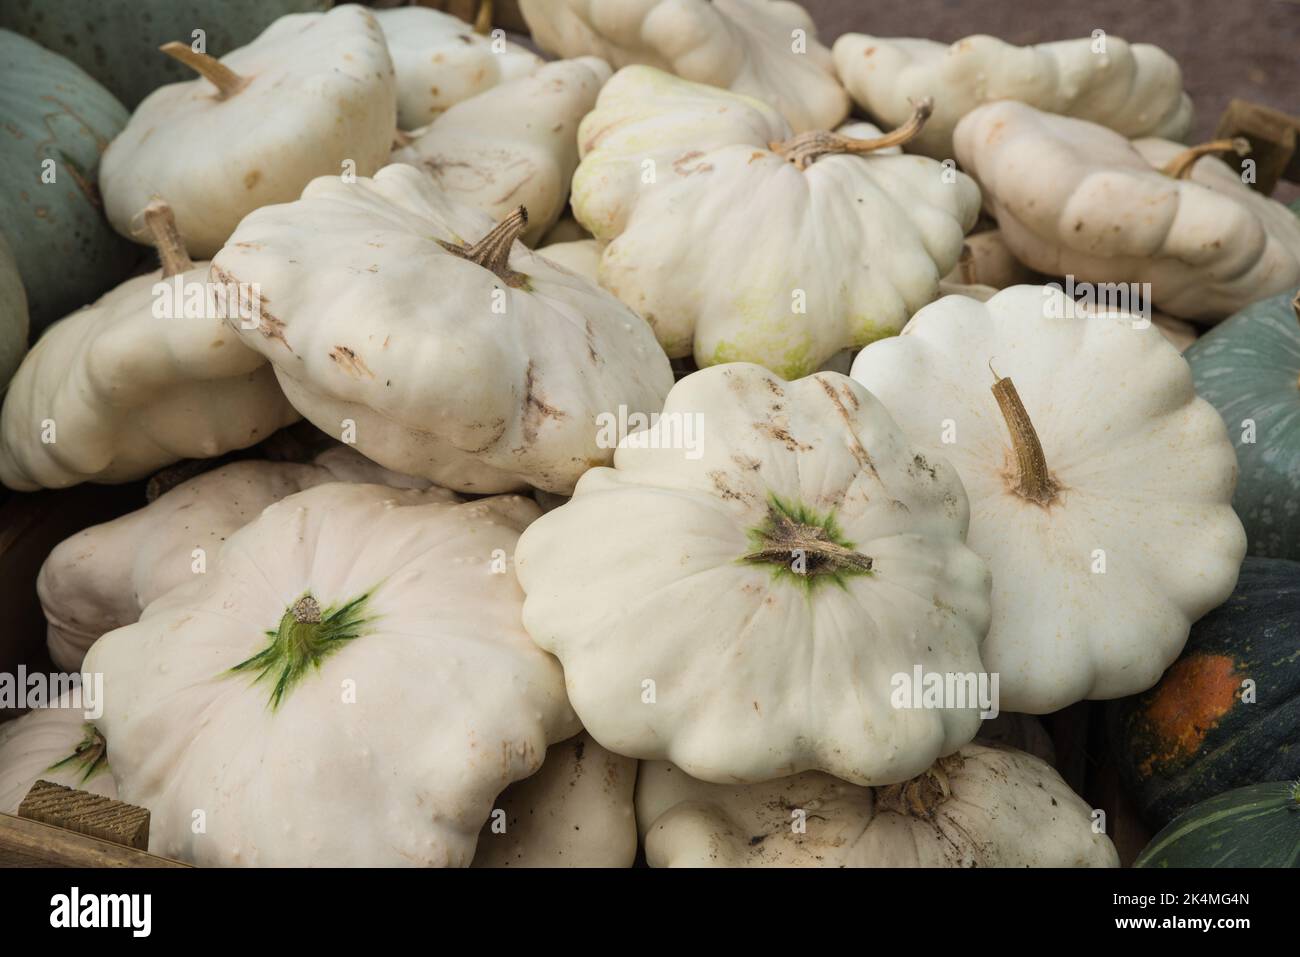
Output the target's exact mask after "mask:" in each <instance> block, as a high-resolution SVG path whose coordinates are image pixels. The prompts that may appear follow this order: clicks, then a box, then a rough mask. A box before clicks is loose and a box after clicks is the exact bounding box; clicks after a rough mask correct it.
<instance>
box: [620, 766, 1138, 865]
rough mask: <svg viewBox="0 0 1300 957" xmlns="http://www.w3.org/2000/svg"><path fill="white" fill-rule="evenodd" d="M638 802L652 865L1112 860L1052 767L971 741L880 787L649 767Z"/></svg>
mask: <svg viewBox="0 0 1300 957" xmlns="http://www.w3.org/2000/svg"><path fill="white" fill-rule="evenodd" d="M636 810H637V822H638V824H639V826H640V829H641V832H642V835H643V837H644V839H645V851H646V861H647V862H648V863H649V864H650V866H651V867H1118V866H1119V855H1118V854H1117V853H1116V852H1115V846H1114V845H1113V844H1112V843H1111V842H1110V839H1109V838H1108V837H1106V835H1105V834H1104V833H1103V834H1097V833H1094V831H1093V828H1092V808H1090V807H1089V806H1088V805H1087V804H1086V803H1084V801H1083V800H1082V799H1081V798H1079V797H1078V795H1076V794H1075V793H1074V792H1073V791H1071V790H1070V788H1069V786H1068V785H1067V784H1066V783H1065V782H1064V781H1062V780H1061V777H1060V775H1058V774H1057V773H1056V772H1055V771H1054V770H1052V768H1051V767H1049V766H1048V765H1047V764H1044V763H1043V762H1042V761H1040V760H1039V759H1038V758H1035V757H1033V756H1032V755H1028V754H1024V753H1022V752H1020V751H1016V750H1013V749H1011V748H1001V747H989V746H987V745H983V744H978V743H976V744H968V745H966V746H965V747H963V748H962V749H961V750H960V751H958V752H957V753H955V754H953V755H950V756H949V757H946V758H940V759H939V760H938V762H937V763H936V764H935V765H934V766H933V767H932V768H930V769H929V770H927V771H926V772H925V773H923V774H921V775H920V776H919V777H916V778H914V779H912V780H910V781H908V782H906V783H904V784H895V785H891V786H889V787H883V788H864V787H856V786H854V785H852V784H848V783H846V782H844V781H840V780H837V779H835V778H833V777H831V776H830V775H828V774H819V773H816V772H809V773H806V774H796V775H793V776H791V777H784V778H780V779H779V780H776V781H769V782H767V783H765V784H750V785H729V784H706V783H704V782H702V781H697V780H695V779H693V778H691V777H688V776H687V775H686V774H684V773H683V772H682V770H681V769H680V768H676V767H674V766H673V765H671V764H668V763H667V762H654V763H647V764H642V765H641V771H640V775H639V777H638V779H637V787H636Z"/></svg>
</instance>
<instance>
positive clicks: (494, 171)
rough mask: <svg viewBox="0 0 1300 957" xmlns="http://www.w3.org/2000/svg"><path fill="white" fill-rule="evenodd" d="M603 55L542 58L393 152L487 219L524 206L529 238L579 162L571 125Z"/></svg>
mask: <svg viewBox="0 0 1300 957" xmlns="http://www.w3.org/2000/svg"><path fill="white" fill-rule="evenodd" d="M609 75H610V69H609V66H608V64H606V63H605V62H604V61H603V60H598V59H596V58H595V57H582V58H580V59H576V60H561V61H559V62H556V63H548V64H546V65H545V66H543V67H541V68H540V69H538V70H537V71H536V72H534V73H532V74H530V75H527V76H522V77H519V78H518V79H515V80H511V81H510V82H508V83H502V84H501V85H500V86H497V87H494V88H493V89H491V90H488V91H487V92H485V93H480V94H479V95H478V96H475V97H472V98H471V99H468V100H465V101H464V102H462V103H459V104H457V105H456V106H453V107H452V108H451V109H449V110H448V111H447V112H446V113H444V114H442V115H441V116H440V117H438V118H437V119H436V120H434V121H433V123H432V124H431V125H429V126H428V127H427V128H426V129H423V130H421V131H419V132H418V133H416V134H415V137H414V138H413V139H412V140H411V142H410V143H409V144H408V145H407V146H404V147H401V148H400V149H398V150H396V151H394V153H393V162H395V163H409V164H411V165H412V166H416V167H419V168H420V169H421V170H423V171H424V172H425V173H426V174H427V175H428V176H429V177H430V178H431V179H432V180H433V181H434V182H435V183H437V184H438V188H439V189H441V190H442V191H443V192H444V193H445V194H446V195H447V196H448V197H449V198H450V199H452V200H455V201H456V202H460V203H464V204H466V205H468V206H473V207H474V208H475V209H481V210H483V211H484V212H485V213H487V214H489V215H490V216H491V217H492V218H493V219H502V218H504V217H505V216H506V215H507V214H508V213H509V212H510V211H511V210H513V209H514V208H515V207H517V206H521V205H522V206H526V207H527V208H528V226H527V228H526V229H524V231H523V232H522V233H521V234H520V238H521V239H522V240H523V241H524V242H525V243H526V244H527V245H530V246H531V245H533V244H534V243H536V242H537V240H538V239H540V238H541V236H542V234H543V233H545V232H546V231H547V230H548V229H550V228H551V227H552V226H553V225H555V222H556V221H557V220H558V219H559V218H560V214H561V213H562V212H563V211H564V206H565V204H566V203H567V202H568V201H569V181H570V180H571V179H572V178H573V171H574V170H575V169H577V167H578V124H579V123H580V122H582V118H583V117H584V116H586V115H587V114H588V113H589V112H591V108H592V107H593V106H594V105H595V104H596V94H597V93H599V92H600V88H601V86H602V84H604V82H605V81H606V80H608V79H609Z"/></svg>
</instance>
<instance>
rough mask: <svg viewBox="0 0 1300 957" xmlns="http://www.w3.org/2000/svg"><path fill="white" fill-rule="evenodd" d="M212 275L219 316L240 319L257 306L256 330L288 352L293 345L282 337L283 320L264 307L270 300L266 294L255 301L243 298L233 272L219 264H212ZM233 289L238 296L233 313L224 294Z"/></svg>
mask: <svg viewBox="0 0 1300 957" xmlns="http://www.w3.org/2000/svg"><path fill="white" fill-rule="evenodd" d="M211 268H212V275H213V276H215V277H216V279H217V286H216V288H215V289H213V296H214V297H215V299H216V300H217V307H218V308H217V311H218V314H219V316H220V317H221V318H224V319H240V318H242V317H244V316H251V315H253V307H254V306H256V307H257V316H258V324H257V331H258V332H260V333H261V334H262V335H263V336H265V337H266V338H267V339H276V340H279V342H280V343H281V344H282V345H283V346H284V347H285V348H286V349H288V350H289V351H290V352H293V347H292V346H291V345H289V340H288V339H286V338H285V337H284V329H285V326H284V320H282V319H278V318H276V316H275V314H274V313H272V312H271V311H270V310H269V309H267V308H266V306H267V304H268V303H269V302H270V300H269V299H267V298H266V296H263V295H260V294H259V295H258V297H257V301H256V302H254V301H253V300H252V299H245V298H244V288H245V287H244V285H243V284H242V283H241V282H240V281H239V279H238V278H236V277H235V276H234V274H232V273H229V272H227V271H226V270H224V269H222V268H221V267H220V266H217V265H215V264H214V265H213V266H212V267H211ZM232 288H233V289H235V290H236V291H237V293H238V296H239V302H238V304H237V306H236V310H235V312H234V314H233V315H232V314H231V311H230V303H229V301H228V300H227V297H226V294H227V292H228V291H229V290H230V289H232Z"/></svg>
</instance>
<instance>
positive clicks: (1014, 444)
mask: <svg viewBox="0 0 1300 957" xmlns="http://www.w3.org/2000/svg"><path fill="white" fill-rule="evenodd" d="M989 370H990V371H992V366H990V367H989ZM993 379H994V382H993V397H994V398H995V399H997V401H998V408H999V409H1001V410H1002V418H1003V419H1004V420H1005V421H1006V423H1007V431H1008V432H1010V433H1011V449H1012V452H1013V453H1014V454H1015V457H1016V474H1015V475H1013V476H1011V477H1010V479H1011V491H1013V492H1015V493H1016V494H1017V495H1019V496H1020V497H1021V498H1025V499H1028V500H1029V501H1031V502H1033V503H1035V504H1036V505H1042V506H1048V505H1051V504H1052V502H1054V501H1055V500H1056V493H1057V492H1058V491H1060V485H1059V484H1058V483H1057V481H1056V479H1054V478H1053V477H1052V473H1051V472H1049V471H1048V468H1047V459H1046V458H1045V457H1044V455H1043V446H1042V443H1041V442H1039V441H1038V433H1037V432H1036V431H1034V424H1033V423H1032V422H1031V421H1030V420H1029V413H1028V412H1026V411H1025V405H1024V403H1023V402H1021V401H1020V393H1018V392H1017V391H1016V387H1015V384H1014V383H1012V381H1011V380H1010V379H1004V378H1001V377H1000V376H999V375H998V374H997V373H996V372H994V373H993Z"/></svg>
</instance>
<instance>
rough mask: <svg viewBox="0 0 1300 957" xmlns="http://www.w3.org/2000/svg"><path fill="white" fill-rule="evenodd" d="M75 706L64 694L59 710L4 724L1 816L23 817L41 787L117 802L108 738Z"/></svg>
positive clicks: (37, 712)
mask: <svg viewBox="0 0 1300 957" xmlns="http://www.w3.org/2000/svg"><path fill="white" fill-rule="evenodd" d="M71 703H72V699H71V698H70V697H69V696H68V695H67V694H64V695H63V696H62V697H61V698H60V699H59V702H58V707H53V708H37V709H36V710H34V711H29V712H27V714H25V715H23V716H22V717H20V718H15V719H14V720H13V721H6V722H5V723H3V724H0V814H17V813H18V805H19V804H21V803H22V800H23V798H24V797H26V796H27V792H28V791H30V790H31V789H32V785H33V784H35V783H36V782H37V781H50V782H52V783H54V784H62V785H64V786H65V787H70V788H76V789H77V790H79V791H88V792H89V793H91V794H101V795H103V796H104V797H109V798H116V797H117V784H116V783H115V782H114V781H113V775H112V773H111V772H110V771H109V768H108V746H107V745H106V744H105V742H104V736H103V735H102V734H100V733H99V731H98V730H96V728H95V726H94V725H93V724H92V723H91V722H90V721H88V720H86V716H85V709H84V708H73V707H70V705H71Z"/></svg>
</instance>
